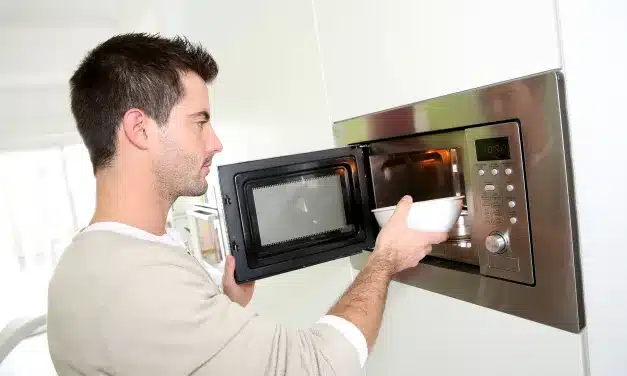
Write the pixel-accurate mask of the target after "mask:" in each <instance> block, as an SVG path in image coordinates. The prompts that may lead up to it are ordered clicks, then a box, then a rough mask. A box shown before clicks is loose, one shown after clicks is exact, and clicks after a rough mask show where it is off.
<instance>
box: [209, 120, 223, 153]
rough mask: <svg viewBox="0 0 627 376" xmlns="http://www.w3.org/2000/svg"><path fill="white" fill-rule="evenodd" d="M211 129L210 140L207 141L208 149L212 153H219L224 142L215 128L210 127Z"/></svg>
mask: <svg viewBox="0 0 627 376" xmlns="http://www.w3.org/2000/svg"><path fill="white" fill-rule="evenodd" d="M210 129H211V131H210V134H209V140H208V142H207V149H209V150H208V151H209V152H211V153H214V154H215V153H219V152H221V151H222V142H221V141H220V138H218V135H217V134H216V132H215V131H214V130H213V127H210Z"/></svg>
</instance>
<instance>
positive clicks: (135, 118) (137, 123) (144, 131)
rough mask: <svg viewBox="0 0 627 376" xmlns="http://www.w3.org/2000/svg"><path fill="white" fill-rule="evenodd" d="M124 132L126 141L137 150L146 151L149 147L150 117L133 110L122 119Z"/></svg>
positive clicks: (142, 112)
mask: <svg viewBox="0 0 627 376" xmlns="http://www.w3.org/2000/svg"><path fill="white" fill-rule="evenodd" d="M122 131H123V132H124V135H125V136H126V139H127V140H128V141H129V142H130V143H131V144H133V145H135V146H136V147H137V148H139V149H141V150H145V149H147V148H148V145H149V137H148V136H149V134H150V129H149V117H148V116H147V115H146V114H145V113H144V111H142V110H140V109H137V108H131V109H130V110H128V111H126V113H125V114H124V117H123V118H122Z"/></svg>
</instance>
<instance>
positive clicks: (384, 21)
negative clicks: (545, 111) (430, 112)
mask: <svg viewBox="0 0 627 376" xmlns="http://www.w3.org/2000/svg"><path fill="white" fill-rule="evenodd" d="M314 5H315V11H316V20H317V24H318V32H319V43H320V47H321V52H322V61H323V64H322V65H323V71H324V77H325V86H326V88H327V95H328V98H329V103H330V107H331V114H332V119H333V121H340V120H346V119H348V118H352V117H355V116H359V115H364V114H368V113H372V112H376V111H380V110H384V109H389V108H394V107H397V106H401V105H405V104H409V103H414V102H419V101H422V100H424V99H428V98H434V97H438V96H441V95H445V94H450V93H454V92H458V91H462V90H467V89H471V88H475V87H480V86H484V85H487V84H492V83H497V82H501V81H506V80H511V79H514V78H518V77H522V76H527V75H531V74H536V73H539V72H544V71H548V70H553V69H558V68H560V67H561V60H560V47H559V39H558V31H557V30H558V27H557V20H556V19H557V18H556V12H555V4H554V2H553V1H547V0H527V1H513V0H473V1H468V0H438V1H433V0H367V1H364V0H343V1H336V0H314ZM461 105H463V104H461Z"/></svg>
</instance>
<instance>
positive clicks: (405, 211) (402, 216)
mask: <svg viewBox="0 0 627 376" xmlns="http://www.w3.org/2000/svg"><path fill="white" fill-rule="evenodd" d="M412 203H413V199H412V198H411V196H405V197H403V198H402V199H401V200H400V201H399V202H398V204H397V205H396V209H395V210H394V214H392V217H391V218H390V220H389V221H388V222H398V221H404V222H405V223H406V221H407V216H408V215H409V209H411V204H412Z"/></svg>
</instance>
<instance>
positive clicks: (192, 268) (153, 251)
mask: <svg viewBox="0 0 627 376" xmlns="http://www.w3.org/2000/svg"><path fill="white" fill-rule="evenodd" d="M155 267H158V268H163V269H170V270H177V271H178V272H182V273H185V274H189V275H190V277H192V278H198V279H206V278H207V276H206V274H205V272H204V270H203V269H202V267H201V266H200V265H199V264H198V263H197V262H196V260H195V259H194V258H193V256H192V255H191V254H189V253H188V251H187V250H186V249H185V248H183V247H176V246H172V245H167V244H161V243H157V242H152V241H147V240H142V239H137V238H134V237H132V236H128V235H124V234H118V233H115V232H111V231H89V232H84V233H79V234H77V235H76V236H75V237H74V239H73V240H72V242H71V243H70V244H69V245H68V246H67V248H66V249H65V251H64V252H63V254H62V256H61V258H60V260H59V262H58V264H57V266H56V268H55V271H54V274H53V277H52V279H51V281H50V289H51V290H53V289H54V288H55V286H58V287H60V288H59V289H60V290H62V291H63V292H66V291H67V290H68V289H71V286H74V288H80V284H87V285H89V286H91V288H92V289H98V288H100V289H111V288H115V286H116V285H117V286H119V285H121V284H123V283H124V281H128V280H130V279H135V278H137V277H138V276H141V275H144V274H150V273H151V270H152V269H153V268H155ZM163 277H164V278H165V277H167V274H166V275H164V276H163ZM61 286H62V287H61ZM50 292H51V293H53V291H50Z"/></svg>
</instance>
